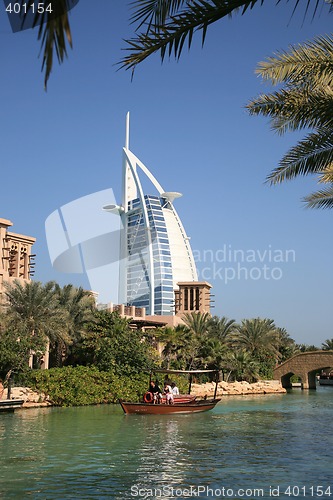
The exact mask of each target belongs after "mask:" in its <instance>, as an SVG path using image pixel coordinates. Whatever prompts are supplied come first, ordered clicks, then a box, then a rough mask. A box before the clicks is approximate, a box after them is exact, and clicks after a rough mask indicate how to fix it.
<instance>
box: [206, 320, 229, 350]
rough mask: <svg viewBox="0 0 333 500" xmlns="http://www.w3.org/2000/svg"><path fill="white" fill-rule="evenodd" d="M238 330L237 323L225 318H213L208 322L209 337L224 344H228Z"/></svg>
mask: <svg viewBox="0 0 333 500" xmlns="http://www.w3.org/2000/svg"><path fill="white" fill-rule="evenodd" d="M235 328H236V321H235V320H234V319H228V318H226V317H225V316H222V318H219V317H218V316H213V317H212V318H210V320H209V322H208V331H209V336H212V337H215V338H217V339H218V340H220V341H222V342H223V343H226V344H227V343H228V341H229V339H230V338H231V335H232V334H233V333H234V331H235Z"/></svg>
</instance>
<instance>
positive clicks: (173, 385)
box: [171, 382, 179, 396]
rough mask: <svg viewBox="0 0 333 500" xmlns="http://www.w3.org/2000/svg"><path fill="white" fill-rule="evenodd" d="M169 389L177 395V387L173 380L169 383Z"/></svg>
mask: <svg viewBox="0 0 333 500" xmlns="http://www.w3.org/2000/svg"><path fill="white" fill-rule="evenodd" d="M171 390H172V394H173V395H174V396H179V389H178V387H177V386H176V384H175V383H174V382H172V384H171Z"/></svg>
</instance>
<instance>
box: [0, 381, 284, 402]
mask: <svg viewBox="0 0 333 500" xmlns="http://www.w3.org/2000/svg"><path fill="white" fill-rule="evenodd" d="M214 389H215V383H214V382H207V383H204V384H192V390H191V393H192V394H195V395H197V396H201V397H204V396H207V397H212V396H213V395H214ZM6 392H7V391H6V390H5V391H4V394H3V396H2V399H5V398H6ZM286 392H287V391H286V389H284V388H283V387H282V385H281V383H280V382H279V381H278V380H261V381H259V382H255V383H252V384H250V383H249V382H245V381H242V382H219V384H218V389H217V396H218V397H221V396H245V395H270V394H285V393H286ZM11 399H22V400H24V403H23V405H22V408H23V409H27V408H45V407H52V406H62V405H59V404H54V403H53V402H51V401H50V398H49V396H48V395H47V394H45V393H43V392H39V391H37V390H34V389H31V388H29V387H13V388H12V390H11ZM114 403H117V401H104V403H103V402H98V403H90V405H93V404H114ZM64 406H68V405H64ZM77 406H83V405H77Z"/></svg>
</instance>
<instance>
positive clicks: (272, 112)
mask: <svg viewBox="0 0 333 500" xmlns="http://www.w3.org/2000/svg"><path fill="white" fill-rule="evenodd" d="M332 70H333V68H332ZM332 74H333V72H332ZM246 109H247V110H248V111H249V113H250V115H261V116H267V117H270V119H271V127H272V129H273V130H275V131H276V132H278V133H279V134H284V133H285V132H287V131H288V130H300V129H304V128H318V127H319V128H329V127H330V128H333V93H332V92H330V91H329V92H327V89H319V90H317V91H312V92H309V91H308V89H306V88H298V87H296V88H293V87H290V86H287V88H286V89H281V90H280V91H277V92H274V93H272V94H261V95H259V96H258V97H257V98H256V99H254V100H253V101H251V102H249V103H248V104H247V106H246Z"/></svg>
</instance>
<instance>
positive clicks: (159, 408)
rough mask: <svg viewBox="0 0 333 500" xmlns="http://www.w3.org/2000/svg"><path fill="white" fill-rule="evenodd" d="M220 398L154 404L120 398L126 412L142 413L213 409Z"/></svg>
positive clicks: (171, 412) (174, 412) (165, 413)
mask: <svg viewBox="0 0 333 500" xmlns="http://www.w3.org/2000/svg"><path fill="white" fill-rule="evenodd" d="M219 401H220V399H207V400H204V399H202V400H199V401H198V400H194V401H192V402H189V403H173V404H171V405H169V404H158V405H157V404H152V403H128V402H125V401H122V400H121V399H120V400H119V403H120V405H121V407H122V409H123V410H124V413H126V414H130V413H136V414H140V415H174V414H182V413H198V412H202V411H208V410H212V409H213V408H214V407H215V405H217V403H218V402H219Z"/></svg>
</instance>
